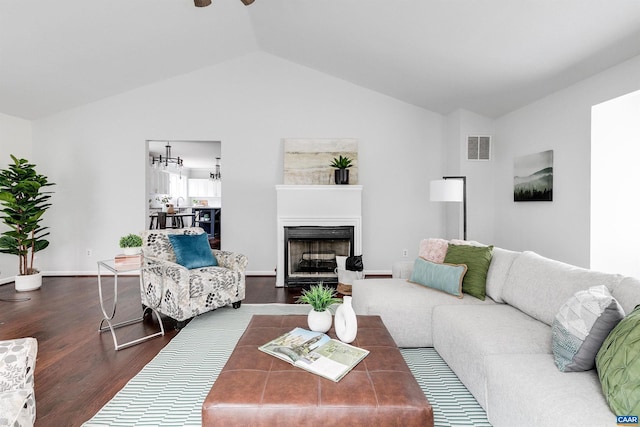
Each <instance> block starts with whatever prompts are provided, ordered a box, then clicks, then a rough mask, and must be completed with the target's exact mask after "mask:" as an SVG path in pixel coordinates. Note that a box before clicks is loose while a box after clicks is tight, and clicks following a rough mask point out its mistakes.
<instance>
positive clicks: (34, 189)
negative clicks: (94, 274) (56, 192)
mask: <svg viewBox="0 0 640 427" xmlns="http://www.w3.org/2000/svg"><path fill="white" fill-rule="evenodd" d="M11 159H12V160H13V164H9V166H8V167H7V168H6V169H2V170H0V203H1V204H2V206H3V208H2V210H1V211H0V212H2V214H3V215H2V221H3V222H4V224H5V225H6V226H7V227H8V230H7V231H4V232H3V233H2V235H0V253H5V254H11V255H17V256H18V259H19V264H20V265H19V274H18V276H16V279H15V282H16V290H17V291H30V290H34V289H38V288H39V287H40V286H41V284H42V275H41V274H40V272H39V271H38V270H37V269H36V268H35V267H34V266H33V262H34V260H35V253H36V252H39V251H41V250H43V249H45V248H46V247H47V246H49V241H48V240H46V239H45V238H44V237H46V236H48V235H49V232H48V231H46V230H47V229H48V227H43V226H42V225H41V224H40V222H41V221H42V215H43V214H44V213H45V211H46V210H47V209H49V207H50V206H51V204H50V203H48V201H49V199H50V198H51V194H52V192H51V191H44V190H45V189H46V187H48V186H51V185H55V184H54V183H53V182H49V180H48V179H47V177H46V176H44V175H41V174H39V173H37V172H36V169H35V165H33V164H31V163H29V161H28V160H25V159H18V158H16V157H15V156H13V155H11Z"/></svg>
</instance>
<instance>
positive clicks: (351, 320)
mask: <svg viewBox="0 0 640 427" xmlns="http://www.w3.org/2000/svg"><path fill="white" fill-rule="evenodd" d="M335 328H336V335H337V336H338V338H339V339H340V341H342V342H346V343H351V342H353V340H355V339H356V334H357V333H358V318H357V317H356V312H355V311H353V307H352V306H351V297H349V296H345V297H343V298H342V304H340V306H339V307H338V309H337V310H336V319H335Z"/></svg>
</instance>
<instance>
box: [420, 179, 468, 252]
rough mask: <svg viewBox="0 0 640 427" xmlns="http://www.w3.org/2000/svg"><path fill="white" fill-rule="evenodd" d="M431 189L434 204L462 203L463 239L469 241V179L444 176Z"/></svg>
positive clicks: (431, 198) (431, 184) (430, 195)
mask: <svg viewBox="0 0 640 427" xmlns="http://www.w3.org/2000/svg"><path fill="white" fill-rule="evenodd" d="M429 187H430V188H429V190H430V192H429V198H430V200H431V201H432V202H462V220H463V226H462V229H463V239H464V240H467V177H466V176H443V177H442V179H439V180H436V181H431V183H430V186H429Z"/></svg>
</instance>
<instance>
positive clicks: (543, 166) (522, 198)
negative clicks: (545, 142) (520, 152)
mask: <svg viewBox="0 0 640 427" xmlns="http://www.w3.org/2000/svg"><path fill="white" fill-rule="evenodd" d="M513 171H514V177H513V201H514V202H551V201H553V150H547V151H542V152H540V153H535V154H529V155H526V156H520V157H516V159H515V162H514V167H513Z"/></svg>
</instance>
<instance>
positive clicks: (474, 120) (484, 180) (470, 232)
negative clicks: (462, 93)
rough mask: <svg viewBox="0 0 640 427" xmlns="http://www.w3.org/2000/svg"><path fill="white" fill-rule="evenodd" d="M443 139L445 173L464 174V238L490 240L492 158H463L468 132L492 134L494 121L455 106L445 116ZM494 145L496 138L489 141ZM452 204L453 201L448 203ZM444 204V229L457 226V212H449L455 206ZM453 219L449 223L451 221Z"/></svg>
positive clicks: (491, 238) (492, 211) (492, 212)
mask: <svg viewBox="0 0 640 427" xmlns="http://www.w3.org/2000/svg"><path fill="white" fill-rule="evenodd" d="M447 123H448V126H447V129H448V132H447V139H448V141H449V145H450V149H449V154H448V157H447V165H448V167H449V168H450V170H448V171H447V174H448V175H461V176H466V177H467V239H468V240H477V241H479V242H483V243H487V244H491V243H493V240H494V230H493V217H494V215H495V213H494V203H493V199H494V179H493V177H494V175H495V167H496V165H495V162H494V160H493V159H491V160H489V161H477V160H476V161H472V160H467V138H468V136H469V135H491V136H492V135H493V132H494V121H493V120H492V119H489V118H487V117H484V116H481V115H479V114H476V113H473V112H471V111H467V110H457V111H455V112H454V113H452V114H450V115H449V116H447ZM491 143H492V145H493V146H494V147H495V146H496V143H497V141H496V139H495V138H493V140H492V141H491ZM452 205H455V203H452ZM453 208H454V209H453V210H452V207H451V206H450V207H447V212H448V213H450V214H449V215H448V216H447V218H446V219H445V222H446V223H447V228H448V229H455V230H457V228H454V227H456V225H458V227H459V224H460V222H461V220H460V219H459V218H458V215H455V214H454V215H451V212H453V213H455V212H456V210H455V209H458V210H459V208H458V207H457V206H453ZM452 220H453V224H452ZM448 234H449V236H450V237H454V238H457V237H458V236H461V235H462V232H461V231H460V232H456V233H453V234H452V233H448Z"/></svg>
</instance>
